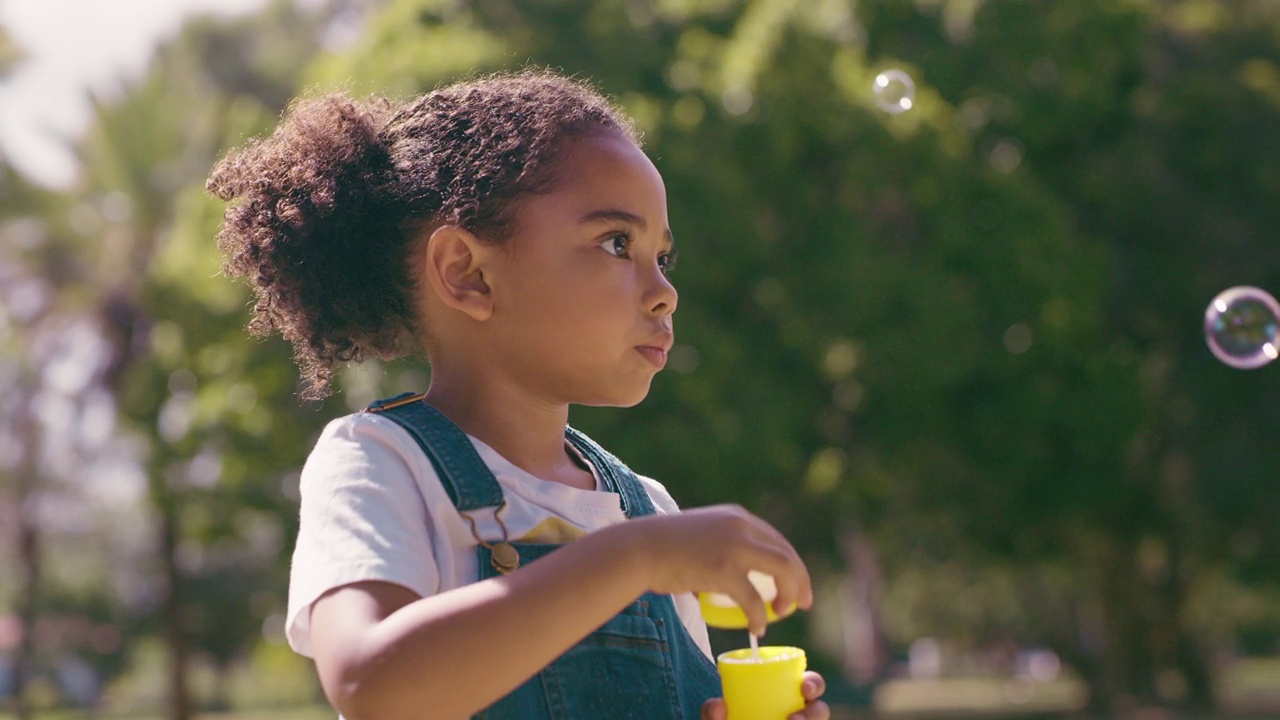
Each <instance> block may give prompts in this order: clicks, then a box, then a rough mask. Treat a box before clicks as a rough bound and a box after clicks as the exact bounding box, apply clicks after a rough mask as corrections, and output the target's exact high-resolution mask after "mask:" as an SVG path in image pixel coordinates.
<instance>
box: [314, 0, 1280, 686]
mask: <svg viewBox="0 0 1280 720" xmlns="http://www.w3.org/2000/svg"><path fill="white" fill-rule="evenodd" d="M1276 30H1277V24H1276V18H1275V17H1274V16H1273V15H1272V14H1270V13H1266V12H1264V11H1261V10H1259V9H1257V7H1256V6H1250V5H1247V4H1239V5H1232V6H1223V5H1220V4H1216V3H1204V2H1199V3H1181V4H1178V5H1171V6H1168V7H1166V6H1164V5H1158V4H1146V3H1110V2H1103V1H1102V0H1097V1H1095V2H1085V3H1049V2H1029V3H1012V2H990V3H972V2H947V1H943V0H939V1H938V2H907V1H906V0H897V1H892V0H888V1H885V2H879V3H874V4H859V5H857V6H856V12H855V11H853V10H851V9H850V6H849V5H846V4H844V3H838V2H817V1H814V2H784V1H782V0H754V1H749V2H748V1H744V2H717V3H676V2H661V3H648V4H646V3H621V2H585V1H584V2H573V1H569V0H566V1H564V2H555V3H551V2H547V3H523V4H519V5H517V4H514V3H504V2H497V1H485V0H476V1H474V2H468V3H436V2H423V1H414V0H403V1H401V2H395V3H392V4H391V5H390V6H389V7H388V8H387V9H386V10H385V12H384V13H382V14H381V15H380V16H379V17H378V18H377V19H375V20H374V21H373V24H372V30H371V32H370V34H369V36H368V39H367V40H366V42H365V43H364V44H362V45H359V46H357V47H356V48H355V49H354V50H353V51H352V52H351V53H350V54H349V55H348V56H346V57H345V58H344V57H330V58H327V59H326V60H325V62H324V63H323V64H321V65H319V66H318V68H319V69H318V71H317V72H318V73H320V74H319V75H317V81H318V82H321V83H323V82H325V81H331V80H337V79H345V78H351V77H356V78H359V79H358V81H356V82H357V84H358V86H359V87H360V88H362V89H369V90H376V89H379V88H388V89H392V90H394V92H395V93H396V94H407V93H409V92H412V91H421V90H425V89H429V88H430V87H432V86H434V85H435V84H437V83H439V82H441V81H442V80H447V79H451V78H452V77H453V76H456V75H458V74H460V70H462V69H463V68H461V67H460V65H465V66H466V70H467V71H480V72H483V71H490V70H496V69H504V68H514V67H521V66H525V65H547V66H552V67H557V68H561V69H563V70H565V71H567V72H570V73H576V74H580V75H582V76H584V77H587V78H589V79H591V80H593V81H594V82H596V83H597V84H598V85H599V86H601V87H602V88H603V89H604V90H606V91H607V92H611V93H614V94H616V95H617V97H618V99H619V100H620V102H621V103H622V104H623V105H624V106H626V108H627V109H628V110H629V111H630V112H632V113H633V115H634V116H635V117H636V118H637V121H638V122H639V124H640V125H641V127H642V129H643V130H644V131H645V133H646V142H647V150H648V152H649V154H650V155H651V156H652V157H653V158H654V159H655V162H657V163H658V165H659V168H660V170H661V171H662V172H663V174H664V177H665V179H666V181H667V187H668V193H669V196H670V198H671V221H672V227H673V228H674V230H675V233H676V235H677V236H678V237H679V238H680V239H681V240H680V245H681V252H682V263H681V266H680V268H679V269H678V270H677V274H676V276H675V277H676V278H677V285H678V287H679V288H680V289H681V290H682V293H683V295H682V299H683V302H682V305H681V309H680V312H679V314H678V315H679V317H678V320H679V322H678V325H679V329H680V333H679V337H680V340H681V342H682V343H684V344H682V345H681V346H679V347H677V348H676V350H675V351H673V354H672V363H671V369H672V372H670V373H669V374H668V375H667V376H664V377H663V378H661V379H660V380H659V381H658V383H657V384H656V387H655V391H654V393H653V394H652V396H651V397H650V399H649V400H647V401H646V403H644V404H643V405H642V406H641V407H639V408H636V409H633V410H627V411H613V410H583V411H581V412H578V413H577V414H576V415H575V422H577V423H578V424H579V425H581V426H583V427H584V428H585V429H587V430H588V431H590V432H592V433H594V434H596V435H598V436H599V437H600V438H601V439H602V440H603V441H604V442H605V443H606V444H607V445H608V446H610V447H611V448H613V449H614V450H615V451H617V452H618V453H619V454H621V455H622V456H623V457H625V458H627V459H628V460H629V461H631V462H632V463H633V464H634V466H636V467H637V468H638V469H640V470H641V471H644V472H647V473H649V474H652V475H654V476H657V477H659V478H661V479H663V480H664V481H665V482H666V483H667V484H668V485H669V486H670V487H671V488H672V489H673V491H674V492H675V494H676V496H677V497H678V498H680V499H681V500H682V501H683V502H685V503H686V504H701V503H707V502H715V501H723V500H728V499H736V500H739V501H742V502H744V503H746V504H748V505H750V506H751V507H753V508H755V509H756V510H758V511H760V512H762V513H763V514H765V515H766V516H767V517H769V518H771V519H773V520H774V521H776V522H778V523H779V524H780V525H781V526H782V527H783V528H784V530H785V531H786V532H787V533H788V535H789V536H791V537H792V538H793V539H794V540H795V541H796V542H797V543H798V544H799V545H801V546H802V548H803V549H804V551H805V552H806V554H808V555H809V556H810V557H811V558H814V559H815V561H818V560H819V559H820V558H823V557H825V558H827V559H826V561H825V562H826V563H828V564H832V565H836V566H838V565H839V564H840V563H841V560H840V558H839V553H838V552H837V547H836V544H835V543H834V542H833V537H834V536H835V534H836V533H837V531H838V530H839V529H840V528H841V527H846V526H859V527H864V528H866V529H868V530H869V531H870V532H871V533H872V534H873V535H874V536H875V538H876V540H877V544H878V546H879V548H880V549H881V552H882V553H883V554H884V558H885V562H886V563H887V564H888V565H889V566H890V567H891V568H898V567H901V568H903V570H902V571H901V572H902V573H909V569H910V568H911V567H912V565H911V564H910V563H913V562H925V563H935V562H943V561H947V560H948V559H953V560H960V561H962V562H966V563H976V564H978V565H981V564H982V563H983V562H984V561H983V560H982V558H992V559H997V558H1004V559H1008V560H1013V561H1015V562H1021V563H1031V562H1042V561H1047V560H1053V561H1054V562H1055V563H1057V564H1058V566H1059V567H1067V568H1069V569H1071V571H1072V572H1074V573H1077V574H1078V575H1079V577H1080V578H1081V584H1080V585H1077V586H1075V587H1071V586H1067V587H1065V588H1064V589H1063V592H1065V593H1068V594H1071V593H1075V600H1073V601H1072V602H1077V601H1078V602H1081V603H1091V602H1095V601H1096V602H1100V603H1102V605H1103V606H1104V607H1105V608H1106V613H1105V614H1106V615H1107V620H1106V622H1107V623H1109V625H1108V627H1110V628H1111V631H1115V632H1117V633H1119V634H1118V635H1116V636H1114V637H1113V638H1112V644H1113V649H1112V650H1110V651H1108V652H1112V653H1116V654H1123V653H1125V652H1128V650H1127V649H1124V647H1125V644H1126V642H1127V641H1125V640H1124V639H1123V637H1121V635H1124V634H1126V633H1127V634H1130V635H1132V634H1134V633H1130V632H1129V630H1126V629H1122V628H1121V627H1120V626H1121V625H1123V624H1126V623H1130V622H1132V623H1133V624H1136V625H1138V626H1139V629H1138V630H1137V631H1136V635H1138V636H1141V635H1142V634H1143V633H1151V634H1153V635H1155V634H1164V635H1165V636H1168V637H1181V636H1183V635H1185V634H1186V633H1191V632H1194V628H1193V627H1191V626H1189V625H1188V623H1189V622H1190V621H1189V620H1188V619H1187V618H1186V617H1185V615H1184V613H1183V611H1182V610H1181V608H1182V607H1183V604H1184V603H1185V602H1186V597H1187V594H1188V592H1190V590H1189V589H1190V588H1193V587H1195V586H1196V584H1197V583H1198V582H1199V580H1198V579H1197V578H1200V577H1202V576H1201V574H1200V573H1201V572H1202V571H1204V570H1207V569H1208V568H1217V567H1223V568H1232V569H1233V571H1234V572H1236V573H1239V574H1240V577H1249V578H1253V581H1255V582H1258V583H1261V584H1263V585H1265V586H1271V587H1274V585H1275V583H1276V582H1277V581H1278V580H1280V576H1277V575H1276V574H1275V569H1276V568H1277V567H1280V566H1277V565H1276V564H1275V563H1270V564H1269V565H1268V567H1269V570H1267V569H1263V568H1262V567H1261V565H1260V563H1263V561H1264V558H1268V557H1270V558H1274V557H1275V553H1276V552H1277V550H1278V549H1280V537H1278V536H1277V534H1276V528H1280V522H1277V520H1278V519H1280V518H1277V516H1276V511H1277V508H1280V498H1277V494H1276V493H1277V492H1278V490H1277V488H1276V486H1275V484H1274V482H1272V481H1270V480H1269V478H1271V477H1272V476H1273V475H1274V473H1273V471H1272V470H1271V468H1273V467H1275V465H1276V461H1277V460H1280V458H1277V457H1276V449H1275V445H1274V443H1269V442H1267V441H1266V440H1265V438H1266V437H1270V436H1272V435H1274V432H1275V430H1276V427H1275V424H1276V421H1277V417H1280V416H1278V415H1277V410H1276V408H1277V407H1280V403H1278V402H1277V400H1280V398H1277V395H1276V392H1277V391H1276V389H1275V388H1274V387H1271V385H1269V384H1268V383H1266V381H1265V377H1266V375H1264V374H1263V373H1265V372H1269V370H1268V371H1263V372H1259V373H1252V374H1251V373H1241V372H1239V371H1234V370H1230V369H1227V368H1225V367H1222V366H1220V365H1218V364H1217V363H1216V362H1215V361H1214V360H1213V359H1212V357H1211V356H1210V355H1209V353H1208V352H1207V351H1206V350H1205V348H1204V346H1203V339H1202V337H1201V332H1200V318H1201V316H1202V313H1203V308H1204V306H1205V305H1206V304H1207V302H1208V300H1209V299H1210V298H1211V297H1212V296H1213V295H1214V294H1215V293H1216V292H1218V291H1219V290H1221V289H1225V288H1226V287H1228V286H1230V285H1235V284H1244V283H1250V284H1258V285H1261V286H1263V287H1270V288H1272V289H1273V290H1274V289H1276V288H1278V287H1280V282H1277V280H1278V279H1280V278H1277V275H1276V272H1277V267H1280V264H1278V263H1277V262H1276V261H1277V259H1280V258H1277V252H1278V251H1277V250H1276V247H1277V246H1276V245H1275V243H1274V242H1270V241H1269V238H1268V235H1267V232H1268V228H1273V227H1275V226H1276V219H1277V218H1275V217H1274V215H1275V213H1276V212H1277V210H1276V209H1275V208H1277V207H1280V206H1277V205H1276V203H1275V202H1273V200H1274V197H1275V195H1276V189H1277V179H1276V178H1275V177H1273V176H1274V175H1275V172H1276V168H1278V167H1280V163H1277V162H1276V160H1278V159H1280V158H1277V157H1276V152H1277V149H1278V148H1280V145H1278V143H1280V135H1278V134H1277V133H1276V131H1275V128H1276V127H1277V125H1276V118H1277V101H1276V98H1277V97H1280V94H1278V93H1277V88H1278V87H1280V83H1277V81H1276V78H1277V77H1280V72H1277V71H1276V69H1275V68H1276V65H1275V62H1276V55H1277V53H1278V52H1280V45H1278V44H1277V40H1276V37H1277V36H1276ZM459 46H466V47H468V48H469V50H468V51H467V52H466V53H462V54H459V53H457V52H454V51H452V50H451V48H457V47H459ZM406 58H412V60H405V59H406ZM889 67H896V68H903V69H907V70H908V71H909V72H911V73H912V75H913V76H914V77H915V78H916V82H917V84H918V85H919V86H920V89H919V92H918V93H917V97H916V101H917V102H916V105H915V107H914V108H913V109H912V111H911V112H909V113H905V114H902V115H897V116H890V115H886V114H884V113H882V112H880V111H878V110H877V109H876V106H875V103H874V98H873V97H872V93H871V79H872V78H873V77H874V76H875V73H876V72H878V71H880V70H882V69H885V68H889ZM1233 538H1234V540H1233ZM1151 548H1157V550H1155V551H1154V552H1156V554H1157V555H1159V556H1160V557H1162V558H1164V559H1163V560H1162V561H1161V562H1157V563H1156V564H1155V566H1151V565H1150V563H1149V562H1146V561H1144V560H1143V559H1142V558H1143V557H1148V559H1149V556H1150V553H1151V552H1152V551H1151ZM1241 548H1245V550H1243V551H1242V550H1241ZM1144 553H1145V555H1144ZM1144 563H1146V565H1145V567H1147V569H1146V570H1144V569H1143V568H1144ZM1161 563H1163V564H1161ZM1152 567H1156V568H1157V569H1154V570H1152V569H1151V568H1152ZM1159 567H1164V568H1167V569H1165V570H1161V569H1158V568H1159ZM1172 568H1176V570H1174V569H1172ZM901 577H903V578H906V577H908V575H906V574H903V575H901ZM904 581H905V580H904ZM1137 598H1143V599H1141V600H1138V599H1137ZM919 602H927V600H925V599H923V598H921V599H920V600H919ZM935 602H936V601H935ZM1139 603H1142V604H1146V603H1154V606H1158V607H1160V608H1161V610H1159V611H1158V612H1148V613H1143V614H1139V615H1137V616H1135V615H1134V614H1133V613H1131V612H1129V611H1128V610H1126V606H1127V607H1136V606H1137V604H1139ZM1019 612H1022V610H1019ZM947 625H948V624H947V623H945V622H944V623H941V624H940V625H938V626H936V627H934V629H933V631H934V632H937V631H942V630H945V629H946V627H947ZM1027 632H1028V633H1030V632H1031V631H1029V630H1028V631H1027ZM902 639H904V640H909V639H910V638H902ZM1069 642H1074V641H1069ZM1143 642H1145V641H1143ZM1116 648H1119V649H1116ZM1154 648H1155V649H1154V650H1151V652H1152V653H1153V654H1154V656H1155V660H1154V661H1153V662H1154V663H1155V664H1157V665H1161V664H1178V663H1179V660H1178V659H1177V658H1176V657H1175V655H1176V654H1177V653H1176V652H1175V651H1174V650H1173V649H1172V646H1171V645H1169V644H1167V643H1166V644H1163V645H1162V644H1161V643H1160V642H1156V643H1155V646H1154ZM1068 650H1069V648H1064V651H1068ZM1100 662H1103V661H1100ZM1107 662H1110V661H1107ZM1187 672H1191V671H1190V670H1188V671H1187ZM1121 674H1123V673H1121ZM1120 682H1122V683H1123V682H1126V681H1123V680H1122V681H1120Z"/></svg>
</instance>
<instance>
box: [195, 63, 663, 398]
mask: <svg viewBox="0 0 1280 720" xmlns="http://www.w3.org/2000/svg"><path fill="white" fill-rule="evenodd" d="M610 133H619V134H621V135H622V136H624V137H627V138H629V139H631V140H632V141H634V142H636V143H637V144H639V142H640V138H639V134H638V133H637V131H636V129H635V127H634V125H633V124H632V123H631V121H630V120H629V119H628V118H627V117H626V116H625V115H624V114H623V113H622V112H620V111H619V110H618V109H617V107H615V106H614V105H613V104H612V103H611V102H610V101H609V100H608V99H606V98H605V97H603V96H602V95H600V94H599V93H598V92H597V91H595V90H594V89H592V88H591V87H590V86H589V85H587V84H586V83H585V82H582V81H579V80H576V79H572V78H567V77H564V76H562V75H558V74H555V73H553V72H550V71H534V70H526V71H522V72H518V73H510V74H498V75H489V76H484V77H479V78H475V79H471V80H467V81H464V82H459V83H455V84H452V85H448V86H445V87H442V88H438V89H436V90H434V91H432V92H429V93H427V94H425V95H422V96H420V97H418V98H416V99H414V100H412V101H409V102H407V103H404V104H403V105H397V104H396V103H394V102H392V101H391V100H388V99H386V98H381V97H374V98H370V99H368V100H363V101H361V100H356V99H352V98H350V97H348V96H346V95H342V94H330V95H324V96H321V97H317V98H312V99H300V100H295V101H294V103H293V104H291V105H290V107H289V109H288V110H287V111H286V112H285V115H284V118H283V120H282V121H281V123H280V125H279V127H277V128H276V130H275V132H274V133H273V134H272V135H271V136H270V137H269V138H266V139H254V140H251V141H249V142H248V143H247V144H246V145H245V146H243V147H242V148H240V149H238V150H234V151H232V152H231V153H230V154H229V155H227V156H226V157H225V158H223V159H222V160H221V161H219V162H218V164H217V165H215V166H214V168H213V171H212V173H211V174H210V176H209V180H208V182H207V183H206V187H207V188H208V190H209V192H211V193H213V194H214V195H216V196H217V197H219V198H221V199H222V200H224V201H228V202H229V203H231V204H230V206H229V207H228V208H227V211H226V215H225V217H224V221H223V224H222V227H221V229H220V230H219V231H218V249H219V250H220V251H222V253H223V254H224V256H225V263H224V265H223V272H224V273H226V274H227V275H230V276H233V277H245V278H248V279H249V281H250V284H251V286H252V287H253V290H254V293H255V296H256V303H255V305H254V309H253V312H254V317H253V319H252V321H251V322H250V323H249V328H250V330H252V331H253V332H254V333H255V334H258V335H267V334H270V333H272V332H279V333H280V334H281V335H282V336H284V338H285V339H286V340H288V341H289V342H290V343H292V344H293V348H294V359H295V360H296V361H297V363H298V367H299V370H300V371H301V373H302V379H303V387H302V397H303V398H304V399H312V400H316V399H321V398H323V397H325V396H326V395H328V394H329V393H330V392H331V389H332V384H333V374H334V369H335V367H336V366H338V365H339V364H341V363H345V362H359V361H361V360H363V359H364V358H365V357H368V356H373V357H378V358H381V359H393V358H396V357H401V356H403V355H405V354H407V353H409V352H412V351H413V349H414V348H415V347H416V342H415V341H417V340H419V339H420V337H419V336H420V333H422V328H420V327H418V323H417V320H416V313H415V303H414V300H413V292H414V290H413V289H414V279H413V278H412V277H411V274H410V268H409V265H410V263H409V260H410V256H411V254H412V252H413V251H414V248H415V245H416V243H415V240H416V239H417V238H420V237H421V236H422V234H423V232H424V230H426V229H429V228H431V227H433V226H438V225H439V224H443V223H452V224H456V225H458V226H460V227H463V228H466V229H467V230H469V231H471V232H472V233H474V234H475V235H476V236H478V237H480V238H482V239H483V240H484V241H485V242H491V243H495V244H500V243H502V242H505V241H506V239H507V238H508V236H509V234H510V231H511V227H512V222H513V220H514V215H515V212H514V210H515V204H516V202H517V201H518V200H519V199H520V198H522V197H524V196H526V195H527V194H529V193H542V192H547V191H549V190H550V189H551V188H552V186H553V185H554V183H555V181H556V173H555V165H556V159H557V157H558V155H559V154H560V152H561V150H562V146H563V144H564V142H565V141H566V140H567V139H569V138H574V137H583V136H592V135H602V134H610Z"/></svg>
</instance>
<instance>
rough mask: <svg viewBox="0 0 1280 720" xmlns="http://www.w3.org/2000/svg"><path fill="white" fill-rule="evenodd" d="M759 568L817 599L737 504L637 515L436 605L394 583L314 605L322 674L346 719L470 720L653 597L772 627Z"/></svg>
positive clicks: (808, 599)
mask: <svg viewBox="0 0 1280 720" xmlns="http://www.w3.org/2000/svg"><path fill="white" fill-rule="evenodd" d="M751 569H757V570H761V571H764V572H767V573H769V574H771V575H773V576H774V577H775V580H776V581H777V585H778V596H777V598H776V599H775V607H777V608H786V607H789V606H790V605H791V603H792V602H797V601H798V602H799V604H800V607H802V608H807V607H809V605H810V604H811V603H812V591H811V589H810V586H809V578H808V575H807V572H806V571H805V569H804V564H803V563H802V562H801V561H800V559H799V556H797V555H796V553H795V550H794V549H793V548H791V546H790V544H789V543H787V541H786V540H785V539H784V538H783V537H782V536H781V535H780V534H779V533H778V532H777V531H776V530H774V529H773V528H772V527H770V526H769V525H768V524H767V523H765V522H764V521H762V520H760V519H759V518H756V517H755V516H753V515H751V514H750V513H748V512H746V511H745V510H743V509H742V508H740V507H736V506H717V507H711V508H703V509H697V510H690V511H687V512H684V513H681V514H678V515H660V516H648V517H644V518H639V519H636V520H631V521H628V522H625V523H620V524H618V525H614V526H611V527H608V528H605V529H603V530H600V531H597V532H594V533H591V534H590V535H587V536H586V537H583V538H581V539H580V540H577V541H575V542H573V543H570V544H568V545H566V546H564V547H563V548H560V549H559V550H556V551H555V552H553V553H551V554H550V555H547V556H545V557H543V558H541V559H539V560H538V561H537V562H534V563H530V564H528V565H526V566H523V567H521V568H520V569H519V570H517V571H516V572H514V573H512V574H510V575H506V576H503V577H498V578H492V579H489V580H483V581H481V582H477V583H474V584H471V585H466V586H464V587H461V588H457V589H455V590H450V591H448V592H445V593H441V594H439V595H433V596H431V597H427V598H418V597H417V596H416V595H415V594H414V593H413V592H412V591H410V590H407V589H405V588H403V587H401V586H398V585H394V584H390V583H385V582H363V583H356V584H353V585H347V586H344V587H341V588H338V589H336V590H333V591H331V592H329V593H327V594H326V595H324V596H322V597H321V598H320V599H319V600H317V601H316V602H315V603H314V604H313V605H312V610H311V628H312V631H311V632H312V644H313V649H314V651H315V660H316V667H317V669H318V670H319V673H320V681H321V684H322V685H323V687H324V690H325V693H326V695H327V696H328V697H329V700H330V702H332V703H333V705H334V707H336V708H337V709H338V710H339V711H340V712H341V713H342V714H343V715H344V716H345V717H346V718H347V720H400V719H401V718H404V719H406V720H408V719H409V718H415V719H416V718H421V717H423V716H424V713H427V714H429V715H430V716H431V717H440V718H466V717H469V716H470V715H472V714H474V713H475V712H477V711H479V710H481V709H483V708H485V707H487V706H489V705H491V704H492V703H493V702H495V701H496V700H498V699H499V698H501V697H502V696H504V695H506V694H507V693H509V692H511V691H512V690H514V689H515V688H516V687H518V686H519V685H520V684H521V683H522V682H524V681H525V680H527V679H528V678H530V677H532V676H533V675H534V674H535V673H537V672H538V671H539V670H541V669H542V668H543V667H545V666H547V665H548V664H550V663H551V661H553V660H555V659H556V658H557V657H559V656H560V655H561V654H562V653H564V652H565V651H566V650H568V649H569V648H570V647H571V646H573V645H574V644H575V643H577V642H578V641H579V640H581V639H582V638H583V637H586V635H587V634H589V633H590V632H591V631H592V630H595V629H596V628H597V627H599V626H600V625H602V624H604V623H605V622H606V621H607V620H608V619H609V618H611V617H613V616H614V615H615V614H617V613H618V612H620V611H621V610H622V608H623V607H625V606H626V605H627V604H628V603H630V602H632V601H633V600H635V599H636V598H637V597H639V596H640V595H641V594H643V593H644V592H646V591H649V590H652V591H654V592H660V593H678V592H689V591H692V590H712V591H719V592H724V593H726V594H728V595H730V596H731V597H733V598H734V599H735V600H737V601H738V603H739V604H741V605H742V606H743V608H744V609H745V610H746V611H747V616H748V617H749V618H751V627H752V628H754V629H755V630H757V631H763V629H764V626H765V612H764V603H763V602H762V601H761V600H760V597H759V595H757V594H756V592H755V590H754V588H752V586H751V583H750V582H749V581H748V580H747V577H746V575H747V571H748V570H751ZM760 634H763V632H761V633H760Z"/></svg>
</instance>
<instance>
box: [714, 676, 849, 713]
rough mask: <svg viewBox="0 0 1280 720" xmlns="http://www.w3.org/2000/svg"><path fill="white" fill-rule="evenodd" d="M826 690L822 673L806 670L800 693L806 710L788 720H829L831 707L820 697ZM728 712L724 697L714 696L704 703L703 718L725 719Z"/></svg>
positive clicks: (825, 682)
mask: <svg viewBox="0 0 1280 720" xmlns="http://www.w3.org/2000/svg"><path fill="white" fill-rule="evenodd" d="M826 691H827V681H826V680H823V679H822V676H821V675H819V674H818V673H816V672H813V671H812V670H810V671H809V672H806V673H805V674H804V681H803V683H802V684H801V685H800V694H801V695H803V696H804V710H801V711H800V712H797V713H792V714H791V716H790V717H788V718H787V720H828V718H830V717H831V708H829V707H827V704H826V703H825V702H822V701H821V700H819V699H818V698H820V697H822V693H824V692H826ZM727 714H728V710H727V709H726V708H725V705H724V699H723V698H712V699H710V700H708V701H706V702H705V703H703V704H702V720H725V717H726V716H727Z"/></svg>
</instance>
